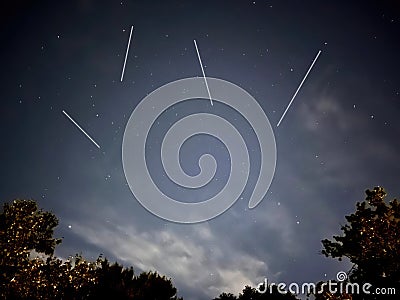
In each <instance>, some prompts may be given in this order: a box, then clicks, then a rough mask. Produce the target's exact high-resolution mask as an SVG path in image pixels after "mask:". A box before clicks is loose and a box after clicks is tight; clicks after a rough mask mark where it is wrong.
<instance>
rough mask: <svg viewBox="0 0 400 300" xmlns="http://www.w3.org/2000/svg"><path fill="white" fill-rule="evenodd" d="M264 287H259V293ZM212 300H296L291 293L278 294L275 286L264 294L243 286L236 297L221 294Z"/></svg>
mask: <svg viewBox="0 0 400 300" xmlns="http://www.w3.org/2000/svg"><path fill="white" fill-rule="evenodd" d="M264 288H265V286H260V291H264ZM214 300H297V298H296V297H295V296H294V295H292V294H291V293H289V292H288V293H280V292H279V291H278V289H277V287H276V286H272V287H271V288H270V287H269V286H268V288H267V289H266V290H265V293H260V292H258V291H257V290H256V289H255V288H252V287H250V286H245V287H244V289H243V291H242V292H241V293H240V294H239V296H238V297H236V296H235V295H233V294H231V293H229V294H227V293H222V294H221V295H219V296H218V297H217V298H214Z"/></svg>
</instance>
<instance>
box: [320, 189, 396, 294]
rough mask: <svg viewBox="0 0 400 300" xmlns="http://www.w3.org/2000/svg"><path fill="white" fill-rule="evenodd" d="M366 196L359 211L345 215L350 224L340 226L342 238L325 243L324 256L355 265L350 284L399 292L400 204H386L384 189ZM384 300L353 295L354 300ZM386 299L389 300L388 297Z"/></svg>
mask: <svg viewBox="0 0 400 300" xmlns="http://www.w3.org/2000/svg"><path fill="white" fill-rule="evenodd" d="M366 195H367V197H366V200H365V201H363V202H362V203H360V202H358V203H357V204H356V212H355V213H353V214H351V215H349V216H346V220H347V222H348V224H346V225H344V226H342V227H341V229H342V231H343V235H341V236H334V237H333V239H334V241H330V240H328V239H325V240H323V241H322V244H323V247H324V249H323V250H322V254H324V255H325V256H327V257H332V258H337V259H339V260H341V259H342V258H343V257H347V258H348V259H349V260H350V262H352V263H353V267H352V269H351V270H350V271H349V281H351V282H355V283H359V284H360V285H362V284H363V283H370V284H372V285H373V288H371V289H370V290H371V291H372V290H373V289H374V288H375V287H378V288H395V289H396V291H397V292H400V259H399V257H400V203H399V202H398V201H397V200H396V199H394V200H392V201H390V202H389V203H388V204H387V203H386V202H385V201H384V198H385V196H386V192H385V190H384V189H383V188H381V187H375V188H374V189H373V190H372V191H371V190H367V191H366ZM381 297H382V295H365V294H362V295H356V294H354V295H353V297H352V299H381ZM384 297H385V299H389V295H385V296H384ZM395 297H396V296H393V298H395ZM397 297H398V296H397ZM320 299H325V298H320ZM338 299H340V298H338Z"/></svg>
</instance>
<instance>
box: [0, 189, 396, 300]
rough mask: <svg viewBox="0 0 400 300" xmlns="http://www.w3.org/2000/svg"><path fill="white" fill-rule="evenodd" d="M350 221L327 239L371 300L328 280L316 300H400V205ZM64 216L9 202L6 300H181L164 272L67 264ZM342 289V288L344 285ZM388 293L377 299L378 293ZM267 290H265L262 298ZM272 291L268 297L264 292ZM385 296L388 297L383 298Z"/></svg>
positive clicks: (248, 297) (1, 234)
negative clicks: (61, 234) (62, 247)
mask: <svg viewBox="0 0 400 300" xmlns="http://www.w3.org/2000/svg"><path fill="white" fill-rule="evenodd" d="M366 194H367V197H366V200H365V201H363V202H358V203H357V204H356V211H355V212H354V213H353V214H351V215H349V216H346V220H347V223H346V224H345V225H343V226H342V227H341V230H342V235H340V236H334V237H333V240H328V239H325V240H323V241H322V245H323V250H322V251H321V253H322V254H323V255H325V256H327V257H331V258H336V259H339V260H341V259H342V258H348V259H349V260H350V261H351V263H352V264H353V266H352V268H351V269H350V270H349V271H348V272H347V276H345V277H346V279H345V280H344V281H342V282H341V284H347V283H349V284H359V285H360V286H361V285H363V284H365V283H368V284H370V285H371V288H370V291H371V293H370V294H366V293H363V292H361V293H354V292H353V293H349V292H343V291H340V290H336V291H335V290H332V289H330V288H328V287H329V284H328V283H335V282H336V281H335V280H336V279H334V280H331V281H328V282H322V281H321V282H319V283H316V286H318V287H323V288H318V289H317V291H318V292H315V291H314V292H311V293H310V295H308V296H311V297H313V298H315V299H316V300H327V299H330V300H345V299H354V300H361V299H365V300H373V299H399V298H398V297H399V294H400V259H399V258H400V203H399V202H398V201H397V200H392V201H390V202H389V203H386V202H385V199H384V198H385V196H386V192H385V191H384V189H383V188H380V187H376V188H374V189H373V190H367V191H366ZM57 225H58V219H57V217H56V216H55V215H54V214H52V213H50V212H47V211H43V210H41V209H39V208H38V206H37V203H36V202H35V201H33V200H14V201H13V202H12V203H5V204H4V205H3V210H2V212H1V213H0V299H66V300H75V299H76V300H78V299H133V300H181V299H182V298H179V297H178V294H177V289H176V288H175V287H174V285H173V284H172V281H171V279H169V278H167V277H165V276H161V275H159V274H158V273H157V272H152V271H149V272H143V273H141V274H138V275H136V274H134V270H133V268H132V267H130V268H125V267H123V266H122V265H120V264H118V263H110V262H109V261H108V260H107V259H106V258H103V257H101V256H100V257H99V258H98V259H97V260H96V261H93V262H92V261H88V260H85V259H84V258H83V257H81V256H80V255H76V256H75V257H72V258H70V259H68V260H66V261H64V260H61V259H59V258H57V257H55V256H54V250H55V247H56V245H58V244H60V243H61V240H60V239H56V238H54V237H53V233H54V228H55V227H56V226H57ZM336 283H338V282H336ZM378 290H379V291H380V292H381V293H380V294H377V291H378ZM260 291H262V292H260ZM264 291H265V292H264ZM382 291H384V295H383V293H382ZM267 299H268V300H269V299H271V300H272V299H273V300H295V299H298V298H297V297H296V295H293V294H291V293H282V291H280V290H278V289H277V287H275V286H274V287H265V286H260V287H258V289H256V288H254V287H249V286H246V287H244V289H243V291H242V292H241V293H240V294H239V295H237V296H236V295H233V294H231V293H225V292H224V293H222V294H221V295H220V296H219V297H217V298H215V299H214V300H267Z"/></svg>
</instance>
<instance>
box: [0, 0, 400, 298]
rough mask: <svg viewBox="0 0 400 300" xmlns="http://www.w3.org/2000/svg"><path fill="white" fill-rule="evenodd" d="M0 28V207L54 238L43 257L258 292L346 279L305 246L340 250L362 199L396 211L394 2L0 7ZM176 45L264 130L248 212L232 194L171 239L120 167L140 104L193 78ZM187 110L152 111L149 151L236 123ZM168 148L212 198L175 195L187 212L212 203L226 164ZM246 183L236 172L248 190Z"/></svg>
mask: <svg viewBox="0 0 400 300" xmlns="http://www.w3.org/2000/svg"><path fill="white" fill-rule="evenodd" d="M0 11H1V18H0V24H1V31H0V41H1V47H0V59H1V71H0V72H1V89H0V91H1V98H0V116H1V118H0V137H1V151H0V153H1V156H0V157H1V158H0V159H1V166H2V170H1V181H0V182H1V184H0V195H1V201H2V202H7V201H11V200H13V199H15V198H29V199H35V200H37V201H38V202H39V206H40V207H42V208H44V209H46V210H51V211H52V212H54V213H55V214H56V215H57V216H58V217H59V219H60V224H59V226H58V227H57V230H56V233H55V235H56V236H59V237H61V236H62V237H64V239H63V243H62V244H61V245H60V246H59V247H58V248H57V250H56V255H58V256H60V257H68V256H69V255H74V254H75V253H82V255H83V256H84V257H86V258H88V259H95V258H97V256H98V255H99V254H100V253H103V254H104V255H105V256H106V257H108V258H110V259H111V260H118V261H119V262H121V263H123V264H124V265H126V266H130V265H133V266H134V268H135V270H136V273H139V272H140V271H142V270H145V271H147V270H157V271H158V272H160V273H161V274H164V275H167V276H168V277H171V278H172V280H173V283H174V284H175V286H176V287H177V288H178V291H179V295H181V296H183V297H184V298H185V299H194V300H196V299H211V298H212V297H215V296H217V295H219V294H220V293H221V292H223V291H225V292H233V293H237V292H239V291H240V290H242V289H243V287H244V285H246V284H250V285H253V286H255V285H256V284H257V283H259V282H261V281H262V280H263V279H264V278H265V277H267V278H268V279H269V280H270V281H274V282H281V281H283V282H287V283H290V282H293V281H297V282H299V283H302V282H315V281H319V280H324V279H332V278H335V276H336V273H337V272H338V271H341V270H344V271H347V270H348V269H349V268H350V264H349V262H347V261H343V262H336V261H334V260H332V259H327V258H325V257H323V256H322V255H321V254H320V251H321V249H322V246H321V242H320V241H321V240H322V239H324V238H330V237H331V236H332V235H334V234H339V233H340V225H341V224H344V222H345V219H344V216H345V215H347V214H350V213H351V212H353V211H354V210H355V203H356V201H362V200H364V190H365V189H367V188H372V187H374V186H378V185H379V186H383V187H384V188H385V189H386V190H387V191H388V194H389V196H388V197H389V198H395V197H399V196H400V187H399V185H398V182H397V180H398V176H399V173H400V164H399V160H398V149H399V147H400V139H399V136H400V118H399V112H400V76H399V70H400V59H399V54H400V6H399V5H398V4H396V1H266V0H263V1H260V0H256V1H245V0H240V1H239V0H237V1H211V0H210V1H208V0H201V1H182V0H181V1H161V0H160V1H122V2H121V1H108V4H104V3H100V2H99V3H96V2H95V1H91V0H86V1H84V0H81V1H40V4H39V2H38V1H16V2H15V3H14V4H3V3H2V4H1V8H0ZM131 26H134V31H133V35H132V39H131V44H130V50H129V54H128V57H127V62H126V68H125V73H124V78H123V81H122V82H121V81H120V78H121V71H122V67H123V64H124V58H125V54H126V48H127V44H128V38H129V33H130V29H131ZM194 39H195V40H196V41H197V43H198V46H199V51H200V54H201V58H202V61H203V64H204V70H205V73H206V75H207V76H208V77H215V78H220V79H224V80H226V81H229V82H232V83H234V84H235V85H237V86H239V87H241V88H243V89H244V90H246V91H247V92H248V93H250V94H251V95H252V96H253V97H254V98H255V99H256V100H257V101H258V103H259V105H260V106H261V107H262V109H263V110H264V112H265V114H266V115H267V117H268V119H269V122H270V123H271V126H272V128H273V131H274V135H275V139H276V150H277V163H276V170H275V176H274V178H273V181H272V183H271V186H270V188H269V190H268V194H267V195H266V197H265V198H264V199H263V201H262V202H261V203H260V204H259V205H258V206H257V207H256V208H254V209H249V208H248V202H249V199H248V196H249V194H251V188H252V185H251V184H250V185H249V186H247V188H246V190H245V192H244V193H243V194H242V197H241V198H240V199H239V200H238V201H237V202H236V203H235V204H234V205H233V206H232V207H231V208H230V209H229V210H227V211H226V212H225V213H223V214H222V215H220V216H218V217H216V218H214V219H211V220H208V221H206V222H201V223H197V224H178V223H173V222H169V221H166V220H164V219H162V218H159V217H157V216H155V215H153V214H152V213H150V212H149V211H147V210H146V209H145V208H144V207H143V206H142V205H141V204H140V203H139V202H138V201H137V200H136V199H135V197H134V195H133V194H132V192H131V190H130V188H129V186H128V183H127V180H126V178H125V174H124V170H123V163H122V154H121V152H122V141H123V135H124V131H125V127H126V125H127V122H128V120H129V117H130V115H131V113H132V112H133V110H134V109H135V107H136V106H137V105H138V104H139V102H140V101H142V99H143V98H145V97H146V96H147V95H148V94H150V93H151V92H153V91H154V90H156V89H157V88H159V87H161V86H163V85H165V84H167V83H170V82H173V81H175V80H178V79H183V78H189V77H196V76H199V77H202V72H201V68H200V64H199V61H198V58H197V54H196V49H195V47H194V44H193V40H194ZM319 50H321V54H320V56H319V58H318V60H317V61H316V63H315V65H314V67H313V69H312V70H311V72H310V74H309V75H308V77H307V79H306V80H305V82H304V85H303V87H302V88H301V89H300V91H299V93H298V95H297V97H296V98H295V100H294V101H293V103H292V105H291V106H290V108H289V110H288V112H287V114H286V116H285V118H284V119H283V120H282V123H281V124H280V126H279V127H277V126H276V125H277V123H278V121H279V119H280V117H281V116H282V114H283V112H284V110H285V108H286V107H287V105H288V104H289V102H290V100H291V98H292V96H293V94H294V92H295V91H296V89H297V87H298V86H299V84H300V82H301V80H302V79H303V77H304V75H305V73H306V71H307V70H308V68H309V66H310V64H311V62H312V61H313V59H314V58H315V56H316V54H317V53H318V51H319ZM188 103H189V104H188V105H184V106H178V105H177V106H176V107H173V108H171V109H170V110H167V111H165V114H166V115H165V116H164V117H163V118H161V119H159V123H158V127H157V126H156V127H154V128H152V130H153V132H152V137H153V140H151V139H150V141H149V142H153V143H154V144H155V145H157V143H159V142H160V139H161V135H162V132H164V133H165V131H166V130H167V127H168V126H170V125H171V123H173V120H176V119H178V118H179V117H180V116H182V115H188V114H191V113H192V111H193V112H196V111H197V110H203V111H207V112H209V113H213V112H218V113H219V114H220V115H222V116H226V117H227V118H229V117H232V116H233V117H232V118H233V119H237V118H240V116H239V115H238V116H237V118H236V117H234V116H235V115H234V114H235V112H232V111H230V110H229V108H227V107H225V108H224V105H223V104H221V103H220V102H218V101H215V105H214V106H210V103H209V100H207V99H197V100H196V99H194V100H193V101H192V102H188ZM225 109H226V110H225ZM63 110H64V111H66V112H67V113H68V114H69V115H70V116H71V117H72V118H73V119H74V120H75V121H76V122H77V123H79V125H80V126H81V127H82V128H83V129H84V130H85V131H86V132H87V133H88V134H89V135H90V136H91V137H92V138H93V139H94V140H95V141H96V142H97V143H98V144H99V146H100V147H101V148H100V149H99V148H97V147H96V146H95V145H94V144H93V143H92V142H91V141H90V140H89V139H88V138H87V137H86V136H85V135H84V134H83V133H82V132H80V131H79V129H78V128H77V127H76V126H75V125H74V124H73V123H72V122H71V121H70V120H69V119H68V118H67V117H66V116H65V115H64V114H63V113H62V111H63ZM240 124H241V123H240V121H238V123H237V125H238V126H239V127H241V125H240ZM243 124H244V123H243ZM243 126H244V125H243ZM244 127H245V126H244ZM244 127H243V128H244ZM157 130H160V131H157ZM243 130H244V131H245V132H250V131H249V130H248V129H246V128H244V129H243ZM246 130H247V131H246ZM248 135H251V134H250V133H249V134H248ZM202 138H204V139H205V140H202ZM249 143H250V145H248V149H249V156H250V157H252V156H255V157H256V158H255V160H256V161H257V159H258V160H259V158H257V153H258V157H259V150H260V149H259V148H257V145H258V144H257V143H255V142H254V141H253V140H252V139H251V138H249ZM184 146H185V147H183V148H182V151H181V154H182V157H181V161H182V165H183V169H184V170H185V171H187V173H188V174H189V175H195V174H196V172H198V167H197V159H198V156H199V155H201V154H202V153H208V152H210V153H213V154H214V156H215V158H216V160H217V162H218V171H217V172H216V174H215V179H216V180H214V181H213V183H212V184H211V183H210V185H209V186H206V187H205V189H203V190H202V191H198V190H193V191H190V190H181V191H180V192H182V193H183V194H181V196H180V198H179V196H177V197H178V198H179V199H180V201H188V202H191V201H192V202H193V201H194V202H195V201H203V200H204V199H206V198H207V197H209V196H210V195H212V194H215V193H216V190H217V189H221V188H222V185H223V183H224V182H226V180H227V177H229V163H232V164H234V163H235V162H234V161H232V162H230V161H229V159H228V158H227V157H226V156H227V155H228V157H229V153H228V152H227V150H226V148H225V147H224V146H223V144H222V143H221V142H220V141H219V140H217V139H215V138H212V137H210V136H204V137H202V136H195V137H193V138H192V141H191V142H190V143H187V145H184ZM155 148H157V147H155ZM149 149H153V148H151V147H150V148H149ZM147 155H148V157H149V160H150V161H149V168H150V170H149V172H150V173H151V174H153V175H154V177H155V179H157V178H158V180H161V182H159V185H160V186H161V188H162V189H163V190H165V192H166V193H169V194H170V195H175V193H176V190H175V189H174V186H173V185H172V184H171V182H169V181H167V180H164V182H163V178H165V176H163V175H165V174H164V173H163V168H162V165H160V164H157V162H159V161H160V159H159V155H160V153H159V151H158V152H157V151H153V152H151V153H150V154H147ZM157 155H158V156H157ZM157 157H158V158H157ZM256 165H257V163H256ZM160 174H161V175H160ZM256 176H257V174H255V173H254V172H253V173H252V172H250V177H249V180H250V181H251V182H254V180H255V178H256ZM163 184H164V186H163ZM191 192H193V195H192V194H191Z"/></svg>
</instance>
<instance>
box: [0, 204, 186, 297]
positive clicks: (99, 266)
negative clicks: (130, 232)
mask: <svg viewBox="0 0 400 300" xmlns="http://www.w3.org/2000/svg"><path fill="white" fill-rule="evenodd" d="M57 224H58V220H57V218H56V216H55V215H54V214H52V213H50V212H46V211H43V210H39V209H38V207H37V204H36V202H35V201H33V200H14V201H13V202H12V203H11V204H8V203H6V204H4V206H3V211H2V212H1V214H0V254H1V255H0V298H1V299H67V300H70V299H71V300H75V299H111V298H113V299H133V300H144V299H146V300H178V299H181V298H178V297H177V291H176V288H175V287H174V286H173V285H172V282H171V280H170V279H168V278H166V277H165V276H160V275H159V274H158V273H156V272H144V273H141V274H140V275H139V276H135V275H134V272H133V268H132V267H130V268H124V267H123V266H121V265H119V264H118V263H114V264H110V262H109V261H108V260H107V259H103V258H102V257H101V256H100V257H99V258H98V259H97V260H96V261H95V262H90V261H87V260H85V259H84V258H82V257H81V256H80V255H76V256H75V257H73V258H71V259H68V260H67V261H62V260H60V259H58V258H56V257H54V256H53V254H54V249H55V247H56V245H57V244H59V243H60V242H61V240H60V239H55V238H53V231H54V228H55V227H56V226H57Z"/></svg>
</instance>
